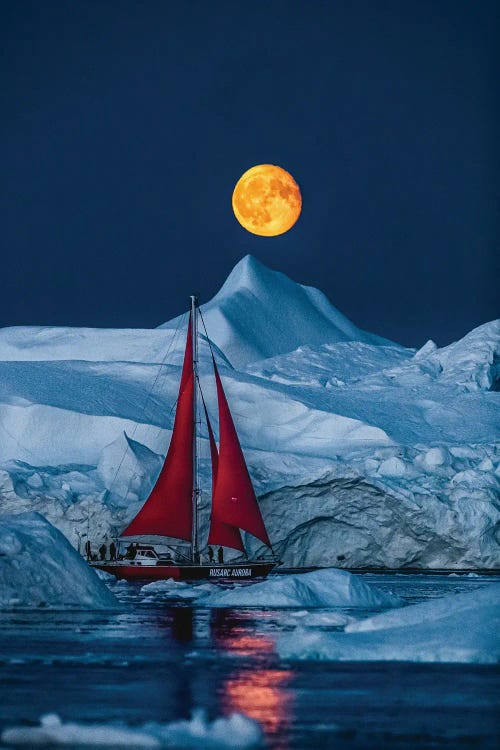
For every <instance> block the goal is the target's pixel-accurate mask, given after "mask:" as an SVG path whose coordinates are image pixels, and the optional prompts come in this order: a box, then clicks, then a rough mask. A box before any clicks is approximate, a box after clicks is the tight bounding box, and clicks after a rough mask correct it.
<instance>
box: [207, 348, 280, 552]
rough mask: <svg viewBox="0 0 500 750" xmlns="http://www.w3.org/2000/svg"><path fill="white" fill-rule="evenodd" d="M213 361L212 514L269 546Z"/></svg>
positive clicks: (219, 520)
mask: <svg viewBox="0 0 500 750" xmlns="http://www.w3.org/2000/svg"><path fill="white" fill-rule="evenodd" d="M213 364H214V371H215V382H216V384H217V400H218V404H219V461H218V466H217V478H216V482H215V490H214V492H213V496H212V518H213V519H214V520H215V522H216V523H219V522H220V523H224V524H228V525H229V526H235V527H236V528H238V529H243V530H244V531H248V532H249V533H250V534H253V536H255V537H257V539H260V540H261V542H264V544H267V546H268V547H271V542H270V541H269V537H268V535H267V531H266V527H265V526H264V521H263V519H262V515H261V513H260V509H259V505H258V503H257V498H256V497H255V491H254V488H253V486H252V481H251V479H250V475H249V473H248V469H247V465H246V463H245V458H244V456H243V452H242V450H241V446H240V441H239V440H238V435H237V433H236V429H235V427H234V422H233V418H232V416H231V412H230V411H229V406H228V403H227V399H226V394H225V393H224V389H223V387H222V382H221V379H220V376H219V372H218V370H217V365H216V364H215V360H214V362H213ZM215 543H217V542H214V544H215ZM231 546H233V545H231Z"/></svg>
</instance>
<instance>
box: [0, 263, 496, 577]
mask: <svg viewBox="0 0 500 750" xmlns="http://www.w3.org/2000/svg"><path fill="white" fill-rule="evenodd" d="M202 309H203V313H204V318H205V321H206V323H207V327H208V331H209V333H210V336H211V338H212V340H213V342H214V345H215V347H216V356H217V357H218V359H219V365H220V371H221V373H222V377H223V378H224V382H225V387H226V390H227V393H228V398H229V400H230V402H231V405H232V407H233V412H234V417H235V420H236V426H237V429H238V433H239V435H240V437H241V442H242V445H243V447H244V450H245V454H246V457H247V459H248V463H249V467H250V471H251V474H252V478H253V480H254V483H255V485H256V489H257V492H258V494H259V497H260V500H261V503H262V509H263V512H264V516H265V520H266V524H267V526H268V528H269V531H270V535H271V538H272V539H273V542H274V543H275V545H276V549H277V551H278V553H279V555H280V557H281V559H283V560H284V562H285V564H286V565H289V566H298V565H325V566H332V565H334V566H344V567H363V566H367V565H377V566H381V567H384V566H386V567H400V566H413V567H431V568H432V567H433V568H450V569H453V568H455V569H459V568H494V567H498V566H499V565H500V552H499V545H498V541H497V539H496V536H495V529H496V527H497V525H498V523H499V522H500V463H499V461H500V453H499V446H498V424H499V423H500V395H499V392H498V391H499V388H500V386H499V362H500V344H499V342H500V322H499V321H493V322H491V323H487V324H485V325H483V326H480V327H479V328H477V329H475V330H474V331H472V332H471V333H469V334H468V335H466V336H464V338H463V339H461V340H460V341H458V342H455V343H453V344H450V345H449V346H447V347H444V348H442V349H439V348H437V347H436V345H434V344H432V342H430V343H428V344H426V345H425V346H424V347H422V348H421V349H420V350H419V351H418V352H415V351H414V350H412V349H407V348H404V347H401V346H399V345H397V344H394V343H392V342H389V341H385V340H383V339H380V338H378V337H377V336H373V335H371V334H368V333H365V332H363V331H361V330H359V329H358V328H356V326H355V325H353V324H352V323H351V322H350V321H348V320H347V319H346V318H345V317H344V316H343V315H342V314H341V313H340V312H339V311H338V310H336V309H335V308H334V307H333V305H331V304H330V303H329V302H328V300H326V298H325V297H324V295H322V294H321V292H319V291H318V290H314V289H310V288H307V287H303V286H301V285H299V284H296V283H295V282H293V281H291V280H290V279H288V278H287V277H285V276H284V275H283V274H280V273H276V272H274V271H271V270H270V269H267V268H266V267H265V266H263V265H262V264H261V263H259V262H258V261H256V260H255V259H252V258H250V257H246V258H244V259H243V260H242V261H240V263H239V264H238V265H237V266H236V268H235V269H234V270H233V272H232V273H231V275H230V277H229V278H228V280H227V282H226V283H225V284H224V286H223V288H222V289H221V291H220V292H219V294H217V295H216V296H215V297H214V298H213V299H212V300H211V301H210V302H208V303H207V304H206V305H204V306H203V308H202ZM186 320H187V318H186V316H184V317H183V318H182V317H181V318H176V319H175V320H174V321H170V322H169V323H166V324H164V327H162V328H159V329H156V330H151V331H139V330H129V331H122V330H94V329H72V328H42V327H38V328H6V329H2V330H0V500H1V502H0V513H17V512H23V511H29V510H38V511H39V512H42V513H43V514H44V515H45V516H46V517H47V518H48V519H49V520H50V521H51V523H53V524H54V525H56V526H57V528H59V529H61V530H62V531H63V533H64V534H65V535H66V536H67V537H68V538H69V539H70V540H71V542H72V543H73V544H74V545H75V546H78V543H79V539H78V532H79V528H81V526H82V524H83V523H85V525H86V527H88V532H89V534H90V538H91V541H92V542H99V543H100V542H102V541H103V540H106V539H109V538H110V537H111V536H112V535H113V534H116V533H119V531H120V529H122V528H123V527H124V526H125V525H127V523H128V522H129V521H130V519H131V518H132V517H133V515H134V514H135V513H136V512H137V510H138V508H139V506H140V504H141V503H142V502H143V501H144V497H145V495H146V494H147V491H148V488H149V487H150V486H151V484H152V482H153V481H154V479H155V475H156V473H157V471H158V467H159V465H160V463H161V458H162V457H163V456H164V455H165V454H166V451H167V447H168V444H169V440H170V436H171V429H172V424H173V418H174V414H175V408H174V406H175V399H176V396H177V387H178V381H179V377H180V366H181V363H182V348H183V347H182V344H183V338H184V335H185V326H186ZM217 345H219V346H220V347H221V348H222V349H223V350H224V352H225V354H226V355H227V357H226V358H224V357H223V356H222V355H221V354H220V353H217V351H218V350H217ZM209 368H210V359H209V350H208V347H207V346H206V345H205V344H203V342H202V344H201V346H200V377H201V381H202V385H203V388H204V391H205V394H206V400H207V404H208V409H209V412H210V416H211V418H212V422H213V423H214V424H215V425H216V419H215V407H214V403H215V393H214V389H213V383H212V382H211V381H212V379H211V378H210V377H209ZM200 454H201V459H202V462H201V468H202V489H203V508H202V522H201V536H202V537H203V536H204V534H205V533H206V528H207V519H208V514H207V512H206V511H207V508H208V504H209V494H210V471H209V470H208V466H207V465H206V463H207V458H208V455H209V450H208V444H207V440H206V435H205V439H203V438H202V439H201V441H200ZM247 541H248V542H249V545H250V549H251V551H252V552H255V551H257V548H256V545H255V544H254V543H253V542H252V540H247ZM252 545H253V546H252Z"/></svg>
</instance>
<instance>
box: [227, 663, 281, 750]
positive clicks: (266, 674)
mask: <svg viewBox="0 0 500 750" xmlns="http://www.w3.org/2000/svg"><path fill="white" fill-rule="evenodd" d="M290 679H291V672H289V671H288V670H285V669H281V670H277V669H253V670H241V671H239V672H236V673H233V674H232V675H231V676H230V677H229V678H228V679H227V680H226V681H225V683H224V686H223V692H222V708H223V710H224V713H233V712H235V711H237V712H239V713H242V714H246V715H247V716H250V718H252V719H255V721H258V722H259V723H260V724H261V726H262V728H263V730H264V732H265V733H266V735H268V736H272V737H273V738H274V739H275V740H276V738H279V739H280V744H279V747H280V748H285V747H287V744H288V743H287V742H286V740H285V737H284V733H285V730H286V729H288V727H289V726H290V722H291V708H292V706H291V700H292V699H291V694H290V693H289V692H288V691H287V690H286V687H287V685H288V683H289V682H290ZM275 746H276V745H275Z"/></svg>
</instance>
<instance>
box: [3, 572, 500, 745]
mask: <svg viewBox="0 0 500 750" xmlns="http://www.w3.org/2000/svg"><path fill="white" fill-rule="evenodd" d="M363 580H364V581H365V582H367V583H373V584H375V585H376V586H378V587H379V588H381V589H382V590H383V591H386V592H387V593H391V594H396V595H398V596H400V597H401V598H403V599H404V600H405V601H406V602H408V603H417V602H420V601H425V600H428V599H431V598H434V597H438V596H443V595H445V594H451V593H454V592H456V593H459V592H464V591H469V590H473V588H474V587H477V586H479V585H484V584H486V583H489V582H493V581H499V580H500V578H499V577H494V576H487V577H482V576H475V575H474V576H470V577H468V576H434V575H369V574H367V575H364V576H363ZM109 585H110V587H111V588H112V590H113V592H114V593H115V595H117V596H118V598H119V599H120V600H121V601H122V602H123V604H124V607H125V608H124V610H123V611H122V612H118V613H77V612H50V611H37V612H11V613H4V614H0V733H1V731H2V730H3V729H5V728H6V727H10V726H24V725H26V726H27V725H30V724H37V723H38V721H39V718H40V717H41V716H42V715H44V714H47V713H57V714H58V715H59V716H60V717H61V719H62V720H63V721H78V722H80V723H87V722H88V723H93V724H103V723H104V724H106V723H109V722H118V721H119V722H122V723H123V724H125V725H127V726H129V727H139V728H140V727H141V726H142V725H144V724H145V723H146V722H148V721H157V722H170V721H173V720H175V719H179V718H188V717H189V716H190V714H191V713H192V711H193V709H197V708H203V709H205V711H206V712H207V716H208V718H215V717H218V716H225V715H229V714H231V713H242V714H245V715H247V716H249V717H251V718H253V719H255V720H256V721H258V722H259V723H260V725H261V726H262V729H263V731H264V735H265V743H266V746H267V747H269V748H273V749H276V750H285V749H288V748H289V749H290V750H294V749H296V750H302V749H303V750H305V749H306V748H307V749H315V748H330V747H331V748H336V749H338V748H340V749H342V748H346V749H347V748H349V749H352V750H354V749H360V748H377V749H378V748H386V747H387V748H394V749H396V748H397V749H398V750H399V749H402V748H410V747H415V748H421V749H423V748H436V747H438V748H439V747H443V748H456V747H460V748H472V747H474V748H476V747H483V748H490V747H491V748H493V747H496V746H497V743H498V739H499V737H500V730H499V721H498V714H497V707H498V695H499V689H500V672H499V669H498V667H496V666H494V665H477V664H439V663H434V664H432V663H431V664H428V663H414V664H411V663H404V662H398V661H397V654H396V653H395V654H394V658H395V661H386V662H338V661H337V662H312V661H298V662H287V661H285V660H282V659H280V657H279V655H278V653H277V649H276V642H277V639H279V637H280V635H281V634H283V633H288V632H291V631H292V630H293V629H294V628H295V627H296V625H297V623H300V622H303V623H305V624H307V625H308V626H309V627H313V628H319V629H321V630H327V631H338V630H342V628H343V625H345V622H346V621H347V620H349V619H350V618H354V619H360V618H362V617H367V616H370V615H372V614H374V612H375V610H373V609H372V610H365V611H360V610H359V609H358V610H355V611H354V610H352V611H349V610H345V609H343V610H342V609H339V608H335V609H321V610H318V609H315V610H304V609H302V610H300V609H299V610H297V609H296V610H293V609H273V608H271V607H266V608H264V609H256V608H252V609H250V608H248V609H208V608H205V607H203V606H196V602H193V601H186V600H185V599H184V600H180V601H172V600H165V596H164V595H163V594H162V592H161V591H159V592H157V593H155V592H154V590H149V592H147V593H145V592H144V591H143V590H141V586H140V585H138V584H127V583H125V582H120V583H111V584H109ZM199 746H200V747H203V740H200V744H199Z"/></svg>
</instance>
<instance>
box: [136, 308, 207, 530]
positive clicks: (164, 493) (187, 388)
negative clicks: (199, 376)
mask: <svg viewBox="0 0 500 750" xmlns="http://www.w3.org/2000/svg"><path fill="white" fill-rule="evenodd" d="M193 396H194V378H193V336H192V325H191V318H190V319H189V326H188V332H187V339H186V351H185V354H184V364H183V367H182V375H181V382H180V386H179V396H178V399H177V411H176V413H175V421H174V429H173V432H172V439H171V441H170V447H169V449H168V453H167V457H166V459H165V463H164V464H163V468H162V470H161V472H160V476H159V477H158V479H157V481H156V484H155V486H154V487H153V490H152V492H151V494H150V496H149V498H148V499H147V500H146V502H145V503H144V505H143V506H142V508H141V510H140V511H139V513H138V514H137V515H136V517H135V518H134V520H133V521H132V523H131V524H130V525H129V526H127V528H126V529H125V531H124V532H122V536H142V535H156V536H171V537H174V538H175V539H185V540H186V541H191V537H192V525H193V439H194V401H193Z"/></svg>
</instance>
